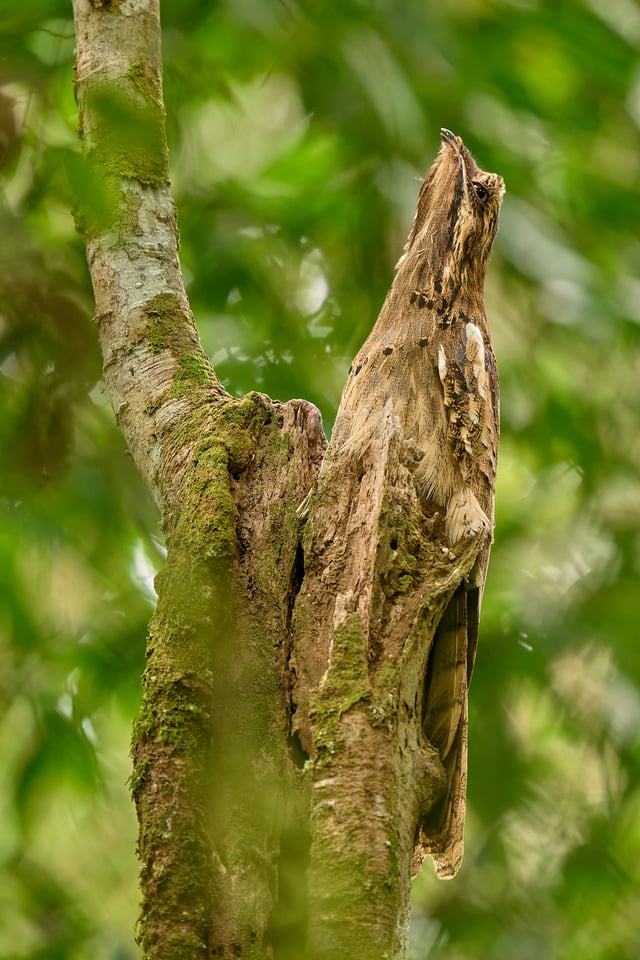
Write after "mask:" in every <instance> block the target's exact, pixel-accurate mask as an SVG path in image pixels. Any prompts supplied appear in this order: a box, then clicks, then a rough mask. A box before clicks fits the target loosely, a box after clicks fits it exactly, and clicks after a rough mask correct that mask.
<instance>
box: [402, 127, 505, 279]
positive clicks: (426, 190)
mask: <svg viewBox="0 0 640 960" xmlns="http://www.w3.org/2000/svg"><path fill="white" fill-rule="evenodd" d="M441 135H442V146H441V148H440V153H439V154H438V156H437V158H436V161H435V163H434V164H433V166H432V167H431V170H430V171H429V173H428V174H427V176H426V177H425V179H424V180H423V183H422V188H421V190H420V197H419V199H418V206H417V209H416V215H415V218H414V221H413V226H412V229H411V233H410V234H409V239H408V240H407V244H406V246H405V253H404V256H403V257H402V258H401V260H400V263H399V264H398V266H400V265H401V264H403V263H405V262H406V261H408V260H410V259H411V260H413V258H414V256H415V257H418V258H423V257H424V258H425V259H426V260H427V262H428V263H429V266H430V269H431V272H432V274H433V275H434V277H435V276H436V275H438V274H440V275H443V277H444V279H445V280H446V279H447V278H448V277H449V278H451V280H452V281H454V282H460V281H462V280H467V281H469V280H472V279H475V280H477V281H479V282H480V283H482V282H483V281H484V275H485V272H486V266H487V260H488V258H489V253H490V251H491V245H492V243H493V239H494V237H495V235H496V231H497V229H498V214H499V212H500V205H501V203H502V198H503V196H504V189H505V188H504V180H503V179H502V177H500V176H498V174H496V173H485V172H484V171H483V170H481V169H480V168H479V167H478V164H477V163H476V162H475V160H474V159H473V157H472V156H471V154H470V153H469V151H468V150H467V148H466V147H465V145H464V143H463V142H462V138H461V137H456V135H455V134H453V133H452V132H451V131H450V130H446V129H443V130H442V131H441Z"/></svg>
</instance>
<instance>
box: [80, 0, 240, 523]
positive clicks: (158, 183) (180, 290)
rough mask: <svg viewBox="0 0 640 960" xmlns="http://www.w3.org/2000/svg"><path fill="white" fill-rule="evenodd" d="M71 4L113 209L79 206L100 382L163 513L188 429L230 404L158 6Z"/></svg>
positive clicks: (147, 0) (86, 119)
mask: <svg viewBox="0 0 640 960" xmlns="http://www.w3.org/2000/svg"><path fill="white" fill-rule="evenodd" d="M73 6H74V16H75V24H76V36H77V62H76V81H75V90H76V98H77V101H78V108H79V116H80V131H81V137H82V140H83V145H84V150H85V155H86V157H87V160H88V162H89V164H90V166H91V168H92V169H93V170H94V171H96V172H97V173H98V179H99V182H101V183H102V184H106V189H107V192H106V194H105V197H106V201H107V205H108V209H107V211H106V213H104V211H99V210H97V209H92V210H84V211H81V218H82V227H83V230H84V233H85V237H86V243H87V259H88V263H89V269H90V272H91V279H92V282H93V289H94V294H95V301H96V322H97V326H98V333H99V337H100V344H101V348H102V353H103V358H104V376H105V381H106V384H107V387H108V390H109V394H110V396H111V401H112V404H113V407H114V411H115V415H116V418H117V421H118V423H119V425H120V427H121V428H122V431H123V433H124V435H125V438H126V440H127V443H128V446H129V449H130V451H131V454H132V456H133V458H134V460H135V462H136V464H137V466H138V468H139V470H140V472H141V474H142V476H143V477H144V479H145V481H146V482H147V484H148V486H149V489H150V490H151V492H152V494H153V495H154V498H155V499H156V502H157V503H158V504H159V505H160V506H161V507H164V508H166V507H167V506H169V504H170V502H171V499H172V496H173V495H174V494H175V491H176V490H177V487H178V485H179V481H180V479H181V478H182V476H183V475H184V470H185V468H186V462H187V461H188V458H189V455H190V450H191V447H192V444H190V443H189V442H188V441H186V440H185V436H186V434H185V433H184V432H183V431H181V427H183V426H184V425H185V423H187V422H189V420H190V418H191V417H192V415H193V414H194V412H196V411H202V409H203V404H206V406H207V407H208V408H209V409H210V408H211V405H212V404H213V405H214V406H215V405H216V404H217V403H219V402H220V401H224V400H227V399H229V397H228V395H227V394H226V392H225V391H224V389H223V387H222V386H221V384H220V382H219V381H218V379H217V377H216V375H215V372H214V371H213V368H212V367H211V365H210V363H209V361H208V359H207V357H206V355H205V353H204V351H203V349H202V346H201V344H200V340H199V337H198V333H197V331H196V328H195V325H194V322H193V317H192V314H191V311H190V308H189V303H188V300H187V294H186V292H185V289H184V283H183V279H182V274H181V272H180V264H179V259H178V239H177V231H176V213H175V208H174V204H173V200H172V198H171V194H170V191H169V171H168V159H167V145H166V131H165V117H164V106H163V100H162V64H161V52H160V12H159V0H121V2H115V0H112V2H108V0H102V2H99V0H74V3H73ZM101 214H102V215H101ZM181 432H182V433H183V436H182V437H181Z"/></svg>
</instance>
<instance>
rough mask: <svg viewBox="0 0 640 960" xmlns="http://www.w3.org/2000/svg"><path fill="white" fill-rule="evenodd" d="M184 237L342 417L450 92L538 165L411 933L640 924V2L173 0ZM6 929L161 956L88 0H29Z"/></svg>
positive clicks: (14, 377) (515, 278)
mask: <svg viewBox="0 0 640 960" xmlns="http://www.w3.org/2000/svg"><path fill="white" fill-rule="evenodd" d="M162 15H163V26H164V57H165V96H166V102H167V104H166V105H167V113H168V126H169V138H170V150H171V166H172V179H173V187H174V192H175V198H176V202H177V205H178V210H179V216H180V228H181V238H182V259H183V264H184V268H185V274H186V278H187V283H188V289H189V294H190V297H191V301H192V305H193V308H194V311H195V314H196V317H197V319H198V323H199V327H200V331H201V334H202V337H203V340H204V343H205V346H206V348H207V350H208V352H209V354H210V356H211V357H212V358H213V360H214V362H215V365H216V369H217V371H218V373H219V375H220V376H221V377H222V378H223V380H224V382H225V384H226V385H227V387H228V388H229V389H230V390H231V391H232V392H233V393H236V394H241V393H243V392H245V391H247V390H250V389H253V388H257V389H259V390H262V391H264V392H266V393H268V394H270V395H271V396H272V397H274V398H278V399H287V398H289V397H293V396H304V397H306V398H308V399H310V400H313V401H314V402H315V403H317V404H318V406H319V407H320V408H321V410H322V412H323V414H324V418H325V424H326V426H327V429H329V428H330V425H331V421H332V416H333V413H334V411H335V408H336V405H337V402H338V399H339V395H340V390H341V386H342V383H343V381H344V377H345V373H346V369H347V367H348V364H349V361H350V359H351V357H352V355H353V354H354V353H355V351H356V350H357V348H358V347H359V345H360V343H361V342H362V340H363V339H364V338H365V336H366V334H367V332H368V330H369V329H370V327H371V325H372V323H373V321H374V320H375V317H376V315H377V312H378V309H379V307H380V304H381V303H382V300H383V298H384V295H385V292H386V289H387V288H388V285H389V283H390V280H391V277H392V271H393V264H394V262H395V260H396V259H397V257H398V255H399V254H400V252H401V249H402V245H403V243H404V239H405V237H406V234H407V232H408V228H409V225H410V221H411V216H412V212H413V208H414V204H415V200H416V196H417V191H418V178H419V177H420V176H421V175H423V174H424V172H425V170H426V169H427V167H428V166H429V164H430V163H431V161H432V159H433V157H434V155H435V153H436V151H437V149H438V146H439V135H438V133H439V128H440V127H441V126H447V127H450V128H452V129H453V130H455V132H456V133H459V134H461V135H462V136H463V137H464V138H465V141H466V142H467V144H468V145H469V147H470V148H471V149H472V151H473V152H474V153H475V154H476V157H477V159H478V161H479V162H480V164H481V166H483V167H484V168H485V169H488V170H495V171H497V172H499V173H501V174H502V175H503V176H504V178H505V180H506V182H507V187H508V194H507V197H506V200H505V204H504V208H503V217H502V223H501V230H500V234H499V238H498V241H497V243H496V247H495V252H494V255H493V258H492V262H491V265H490V277H489V281H488V287H487V297H486V299H487V310H488V313H489V319H490V322H491V324H492V327H493V331H494V341H495V348H496V353H497V355H498V359H499V364H500V370H501V379H502V416H503V433H502V447H501V460H500V470H499V482H498V502H497V530H496V542H495V547H494V553H493V557H492V564H491V570H490V578H489V584H488V587H487V591H486V595H485V603H484V613H483V629H482V636H481V647H480V651H479V655H478V661H477V666H476V673H475V677H474V682H473V686H472V696H471V708H470V709H471V749H470V774H469V812H468V827H467V853H466V859H465V864H464V868H463V870H462V873H461V874H460V875H459V877H458V878H457V879H456V880H455V881H453V882H451V883H439V882H437V881H436V880H435V879H434V878H433V876H432V871H431V869H430V867H429V866H428V865H426V866H425V870H424V871H423V874H422V875H421V876H420V877H419V878H418V879H417V880H416V881H415V918H414V924H413V937H412V947H411V957H412V960H426V958H446V960H470V958H480V957H482V958H485V960H514V958H515V960H528V958H531V960H534V958H535V960H538V958H541V957H544V958H549V960H569V958H570V960H573V958H576V960H577V958H580V960H627V958H629V960H631V958H636V957H638V956H640V868H639V865H640V749H639V744H640V691H639V688H638V684H639V680H640V644H639V643H638V640H637V638H638V630H639V627H638V614H637V596H638V568H639V566H640V537H639V532H638V527H639V520H640V479H639V468H640V428H639V424H638V417H639V413H640V280H639V279H638V278H639V276H640V239H639V236H638V224H639V223H640V191H639V189H638V187H639V182H640V149H639V148H640V142H639V128H640V56H639V50H640V7H639V6H638V5H637V4H636V3H635V2H634V0H607V2H606V3H600V2H599V0H510V2H508V0H451V2H448V3H446V4H442V3H437V2H435V0H430V2H429V0H405V2H402V3H401V2H394V0H368V2H365V0H345V2H342V3H340V4H329V3H322V2H317V0H316V2H315V3H313V4H312V3H310V2H309V0H226V2H209V0H207V2H204V0H202V2H200V0H180V2H178V0H163V2H162ZM0 23H1V24H2V31H1V33H0V164H2V170H1V171H0V175H1V176H2V181H1V192H0V444H1V447H2V471H1V475H0V497H1V502H2V521H1V525H0V568H1V570H2V601H1V606H0V665H1V669H0V702H1V705H2V717H1V720H0V764H1V766H2V777H1V780H2V784H3V790H2V795H1V796H0V810H1V820H0V913H1V914H2V917H3V922H2V924H0V955H2V956H6V957H13V958H21V960H22V958H27V957H29V958H31V957H33V958H36V957H37V958H70V960H76V958H81V957H86V956H91V957H94V958H97V960H103V958H104V960H106V958H114V960H115V958H118V960H126V958H128V957H135V956H137V951H136V948H135V946H134V944H133V940H132V927H133V922H134V918H135V914H136V901H137V893H136V887H135V875H136V863H135V822H134V816H133V810H132V808H131V804H130V801H129V798H128V795H127V790H126V786H125V780H126V777H127V776H128V770H129V763H128V759H127V749H128V736H129V733H128V731H129V725H130V722H131V719H132V717H133V716H134V714H135V711H136V707H137V703H138V698H139V691H138V687H139V676H140V673H141V670H142V667H143V659H144V641H145V625H146V622H147V619H148V617H149V613H150V610H151V608H152V604H153V588H152V576H153V571H154V570H155V569H157V567H158V566H159V565H160V564H161V562H162V545H161V541H160V538H159V529H158V518H157V514H156V511H155V508H154V507H153V505H152V504H151V502H150V500H149V497H148V495H147V493H146V491H145V489H144V488H143V486H142V483H141V481H140V480H139V478H138V477H137V475H136V473H135V471H134V469H133V467H132V464H131V462H130V460H129V458H128V456H127V453H126V450H125V447H124V443H123V440H122V437H121V436H120V435H119V433H118V431H117V429H116V427H115V425H114V422H113V417H112V414H111V410H110V407H109V403H108V399H107V398H106V397H105V394H104V390H103V387H102V385H101V380H100V359H99V356H98V350H97V342H96V338H95V336H94V332H93V328H92V326H91V322H90V317H91V313H92V300H91V290H90V284H89V281H88V275H87V271H86V266H85V263H84V252H83V246H82V242H81V240H80V238H79V237H78V235H77V234H76V233H75V231H74V226H73V220H72V216H71V214H70V212H69V211H70V209H71V208H72V207H73V205H74V203H75V201H76V199H78V198H80V199H82V198H83V197H86V196H87V195H89V194H91V193H92V192H93V191H94V185H93V184H92V183H91V181H90V179H88V178H89V177H90V174H89V172H88V171H87V169H86V167H85V166H84V165H83V163H82V162H81V160H80V158H79V146H78V143H77V136H76V125H77V117H76V109H75V104H74V100H73V91H72V68H73V49H74V40H73V24H72V22H71V19H70V9H69V5H68V3H67V2H66V0H64V2H63V0H30V2H29V3H27V4H15V3H8V2H6V0H2V3H1V5H0Z"/></svg>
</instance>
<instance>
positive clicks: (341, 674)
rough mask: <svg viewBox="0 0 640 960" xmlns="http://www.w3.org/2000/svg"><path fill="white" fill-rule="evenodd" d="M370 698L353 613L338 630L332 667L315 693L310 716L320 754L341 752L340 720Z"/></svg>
mask: <svg viewBox="0 0 640 960" xmlns="http://www.w3.org/2000/svg"><path fill="white" fill-rule="evenodd" d="M370 696H371V683H370V681H369V672H368V668H367V657H366V651H365V648H364V639H363V636H362V621H361V619H360V614H358V613H354V614H351V616H349V617H348V618H347V619H346V620H345V621H344V623H341V624H340V626H339V627H336V629H335V631H334V633H333V641H332V645H331V665H330V667H329V670H328V672H327V674H326V676H325V678H324V680H323V682H322V683H321V684H320V686H319V687H318V689H317V690H316V691H315V692H314V693H313V694H312V698H311V704H310V711H309V713H310V716H311V718H312V720H313V722H314V727H315V733H314V743H315V745H316V748H317V749H318V753H319V754H321V753H322V752H323V751H326V752H327V753H329V754H335V753H336V752H337V751H338V750H341V749H342V733H341V731H340V723H339V721H340V717H341V716H342V715H343V713H346V712H347V710H350V709H351V707H353V706H355V704H357V703H360V702H361V701H366V700H368V699H369V698H370Z"/></svg>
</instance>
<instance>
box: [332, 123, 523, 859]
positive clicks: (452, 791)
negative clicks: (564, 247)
mask: <svg viewBox="0 0 640 960" xmlns="http://www.w3.org/2000/svg"><path fill="white" fill-rule="evenodd" d="M503 195H504V182H503V180H502V178H501V177H499V176H498V175H496V174H493V173H485V172H484V171H482V170H480V169H479V167H478V165H477V164H476V162H475V160H474V159H473V157H472V156H471V154H470V153H469V151H468V150H467V148H466V147H465V145H464V143H463V142H462V140H461V138H460V137H456V136H455V135H454V134H453V133H451V131H450V130H444V129H443V130H442V146H441V149H440V153H439V155H438V157H437V159H436V161H435V163H434V164H433V166H432V168H431V170H430V171H429V173H428V174H427V176H426V178H425V179H424V181H423V183H422V188H421V190H420V196H419V199H418V206H417V210H416V213H415V217H414V221H413V226H412V228H411V232H410V234H409V238H408V240H407V243H406V246H405V249H404V254H403V256H402V257H401V258H400V260H399V262H398V265H397V271H396V275H395V279H394V281H393V284H392V286H391V289H390V291H389V293H388V295H387V298H386V300H385V303H384V305H383V307H382V310H381V312H380V315H379V317H378V320H377V322H376V324H375V326H374V328H373V330H372V332H371V334H370V336H369V337H368V339H367V340H366V342H365V344H364V346H363V347H362V349H361V350H360V352H359V353H358V355H357V357H356V358H355V360H354V361H353V364H352V366H351V368H350V372H349V378H348V380H347V383H346V385H345V389H344V392H343V395H342V399H341V402H340V407H339V410H338V414H337V418H336V423H335V427H334V430H333V434H332V438H331V447H332V448H333V449H334V450H337V451H345V452H350V453H351V454H352V455H354V456H356V457H360V456H363V455H364V454H365V453H366V451H367V450H368V448H369V447H370V445H371V443H372V442H373V440H374V439H375V437H376V435H377V433H378V431H379V429H380V421H381V417H382V413H383V410H384V409H385V407H386V408H387V409H388V406H387V405H388V403H389V401H391V403H392V407H393V415H394V417H395V418H396V422H397V423H398V424H399V427H400V430H401V432H402V435H403V437H404V439H405V440H406V441H407V443H408V444H410V445H411V447H412V449H414V450H415V452H416V460H417V465H416V467H415V482H416V486H417V488H418V490H419V493H420V495H421V496H422V497H423V498H424V500H425V502H428V503H429V504H430V505H431V506H432V507H433V505H435V506H436V507H437V509H438V510H439V511H440V513H441V515H442V518H443V521H444V533H445V536H446V538H447V540H448V542H449V545H450V547H451V548H452V549H454V550H455V545H456V544H458V543H459V542H460V541H464V540H465V539H466V538H469V537H476V536H477V537H478V538H479V540H480V543H481V548H480V553H479V557H478V561H477V563H476V565H475V568H474V573H473V575H472V577H471V578H469V581H468V582H466V583H464V584H462V585H461V586H460V587H459V588H458V590H457V591H456V593H455V594H454V595H453V597H452V599H451V601H450V603H449V605H448V607H447V608H446V609H445V611H444V614H443V616H442V619H441V621H440V624H439V626H438V629H437V631H436V634H435V638H434V641H433V647H432V650H431V653H430V656H429V662H428V665H427V676H426V679H425V690H424V702H423V706H422V710H423V730H424V735H425V737H426V738H427V739H428V740H429V741H430V743H431V744H432V745H433V746H434V747H435V748H436V749H437V750H438V753H439V755H440V760H441V762H442V764H443V766H444V769H445V771H446V779H447V789H446V794H445V796H444V798H443V800H442V801H441V802H440V803H439V804H438V806H437V808H436V809H435V810H433V811H431V813H430V814H429V815H428V817H427V818H426V820H425V821H424V823H423V824H422V825H421V827H420V828H419V837H418V847H419V848H421V849H422V851H423V852H427V853H429V854H430V855H431V856H432V857H433V860H434V863H435V866H436V871H437V872H438V874H439V875H440V876H443V877H446V876H453V875H454V874H455V873H456V871H457V869H458V867H459V865H460V862H461V859H462V850H463V840H462V834H463V825H464V813H465V797H466V768H467V691H468V686H469V681H470V679H471V672H472V669H473V664H474V660H475V653H476V646H477V639H478V618H479V608H480V601H481V597H482V590H483V587H484V581H485V576H486V570H487V564H488V560H489V548H490V543H491V539H492V531H493V516H494V511H493V498H494V482H495V474H496V459H497V453H498V433H499V400H498V374H497V370H496V364H495V359H494V355H493V350H492V347H491V341H490V337H489V328H488V325H487V319H486V316H485V310H484V297H483V288H484V279H485V273H486V269H487V261H488V259H489V253H490V251H491V245H492V243H493V239H494V237H495V234H496V230H497V227H498V214H499V211H500V205H501V202H502V197H503Z"/></svg>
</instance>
